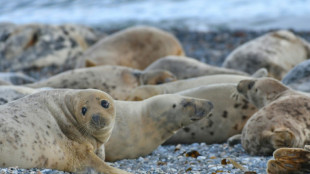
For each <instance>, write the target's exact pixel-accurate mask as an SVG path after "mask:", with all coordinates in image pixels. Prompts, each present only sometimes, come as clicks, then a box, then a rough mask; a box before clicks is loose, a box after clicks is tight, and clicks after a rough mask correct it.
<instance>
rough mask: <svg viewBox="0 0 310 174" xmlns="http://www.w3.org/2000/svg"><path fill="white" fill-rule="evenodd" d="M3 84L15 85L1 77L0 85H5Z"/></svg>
mask: <svg viewBox="0 0 310 174" xmlns="http://www.w3.org/2000/svg"><path fill="white" fill-rule="evenodd" d="M3 85H13V84H12V83H10V82H7V81H4V80H1V79H0V86H3Z"/></svg>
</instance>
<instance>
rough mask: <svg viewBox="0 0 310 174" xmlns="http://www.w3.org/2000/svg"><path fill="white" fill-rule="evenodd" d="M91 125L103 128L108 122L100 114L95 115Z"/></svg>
mask: <svg viewBox="0 0 310 174" xmlns="http://www.w3.org/2000/svg"><path fill="white" fill-rule="evenodd" d="M90 125H91V126H92V127H94V128H96V129H102V128H104V127H105V125H106V123H105V120H104V118H102V117H101V116H100V115H93V116H92V119H91V121H90Z"/></svg>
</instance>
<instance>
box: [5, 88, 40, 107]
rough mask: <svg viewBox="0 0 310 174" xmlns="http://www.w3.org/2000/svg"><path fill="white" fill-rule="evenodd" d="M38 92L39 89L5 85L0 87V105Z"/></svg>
mask: <svg viewBox="0 0 310 174" xmlns="http://www.w3.org/2000/svg"><path fill="white" fill-rule="evenodd" d="M38 91H40V89H33V88H29V87H24V86H12V85H5V86H0V105H3V104H6V103H8V102H11V101H14V100H17V99H19V98H22V97H24V96H26V95H30V94H33V93H36V92H38Z"/></svg>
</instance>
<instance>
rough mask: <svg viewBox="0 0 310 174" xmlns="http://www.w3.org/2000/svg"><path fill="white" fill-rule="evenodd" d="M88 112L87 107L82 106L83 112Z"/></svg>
mask: <svg viewBox="0 0 310 174" xmlns="http://www.w3.org/2000/svg"><path fill="white" fill-rule="evenodd" d="M86 112H87V108H86V107H82V114H83V115H85V114H86Z"/></svg>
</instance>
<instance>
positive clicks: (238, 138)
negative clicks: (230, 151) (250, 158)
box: [227, 134, 241, 146]
mask: <svg viewBox="0 0 310 174" xmlns="http://www.w3.org/2000/svg"><path fill="white" fill-rule="evenodd" d="M227 143H228V145H229V146H234V145H236V144H241V134H237V135H234V136H231V137H230V138H229V139H228V140H227Z"/></svg>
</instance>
